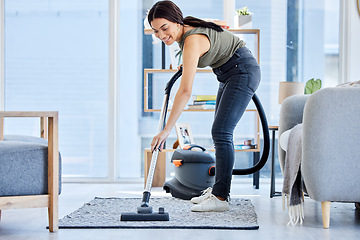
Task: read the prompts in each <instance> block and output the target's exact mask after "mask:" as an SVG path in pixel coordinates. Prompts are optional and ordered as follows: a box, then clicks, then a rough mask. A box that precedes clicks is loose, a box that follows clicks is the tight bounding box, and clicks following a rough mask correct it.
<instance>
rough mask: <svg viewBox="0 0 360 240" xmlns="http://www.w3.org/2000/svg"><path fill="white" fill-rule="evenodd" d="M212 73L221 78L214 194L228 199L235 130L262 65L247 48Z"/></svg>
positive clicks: (215, 131)
mask: <svg viewBox="0 0 360 240" xmlns="http://www.w3.org/2000/svg"><path fill="white" fill-rule="evenodd" d="M213 72H214V73H215V74H216V75H217V79H218V81H219V90H218V94H217V99H216V106H215V118H214V123H213V126H212V130H211V134H212V139H213V142H214V145H215V156H216V168H215V184H214V186H213V190H212V193H213V194H214V195H215V196H218V197H223V198H227V197H228V196H229V193H230V186H231V179H232V170H233V167H234V144H233V133H234V129H235V126H236V125H237V123H238V122H239V120H240V118H241V117H242V115H243V114H244V112H245V110H246V107H247V106H248V104H249V102H250V101H251V98H252V96H253V95H254V92H255V91H256V89H257V88H258V86H259V83H260V78H261V76H260V75H261V74H260V67H259V65H258V63H257V61H256V59H255V58H254V56H253V55H252V53H251V51H250V50H249V49H248V48H246V47H243V48H239V49H238V50H237V51H236V52H235V53H234V55H233V56H232V57H231V59H230V60H229V61H228V62H226V63H225V64H224V65H222V66H220V67H219V68H214V69H213Z"/></svg>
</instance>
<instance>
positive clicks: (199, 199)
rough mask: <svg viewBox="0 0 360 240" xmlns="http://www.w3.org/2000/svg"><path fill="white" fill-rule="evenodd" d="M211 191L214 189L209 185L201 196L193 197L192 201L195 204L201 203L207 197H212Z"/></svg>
mask: <svg viewBox="0 0 360 240" xmlns="http://www.w3.org/2000/svg"><path fill="white" fill-rule="evenodd" d="M211 191H212V188H211V187H208V188H207V189H205V190H204V191H202V193H201V195H200V196H199V197H193V198H192V199H191V200H190V201H191V202H192V203H195V204H198V203H201V202H202V201H204V200H205V199H207V198H208V197H210V195H211Z"/></svg>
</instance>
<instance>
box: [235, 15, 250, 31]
mask: <svg viewBox="0 0 360 240" xmlns="http://www.w3.org/2000/svg"><path fill="white" fill-rule="evenodd" d="M236 20H237V24H235V26H238V28H242V29H251V28H252V21H251V15H238V16H237V19H235V21H236Z"/></svg>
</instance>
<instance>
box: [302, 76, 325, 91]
mask: <svg viewBox="0 0 360 240" xmlns="http://www.w3.org/2000/svg"><path fill="white" fill-rule="evenodd" d="M320 88H321V80H320V79H316V80H315V78H312V79H310V80H309V81H307V82H306V84H305V91H304V93H305V94H312V93H314V92H316V91H317V90H319V89H320Z"/></svg>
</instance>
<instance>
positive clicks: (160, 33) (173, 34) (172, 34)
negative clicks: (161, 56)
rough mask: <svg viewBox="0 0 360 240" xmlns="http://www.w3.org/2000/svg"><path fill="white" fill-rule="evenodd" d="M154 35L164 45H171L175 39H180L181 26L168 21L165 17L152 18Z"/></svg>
mask: <svg viewBox="0 0 360 240" xmlns="http://www.w3.org/2000/svg"><path fill="white" fill-rule="evenodd" d="M151 27H152V29H153V30H154V33H155V36H156V37H157V38H159V39H160V40H161V41H163V42H164V43H165V44H166V45H171V44H173V43H174V42H175V41H177V42H178V41H180V39H181V36H182V26H181V25H180V24H179V23H174V22H170V21H169V20H167V19H165V18H154V20H153V21H152V22H151Z"/></svg>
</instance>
